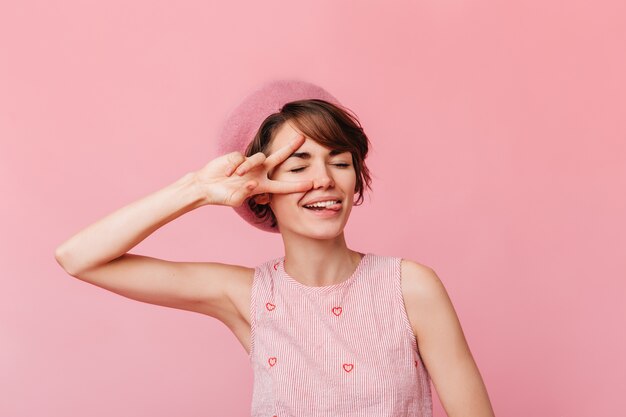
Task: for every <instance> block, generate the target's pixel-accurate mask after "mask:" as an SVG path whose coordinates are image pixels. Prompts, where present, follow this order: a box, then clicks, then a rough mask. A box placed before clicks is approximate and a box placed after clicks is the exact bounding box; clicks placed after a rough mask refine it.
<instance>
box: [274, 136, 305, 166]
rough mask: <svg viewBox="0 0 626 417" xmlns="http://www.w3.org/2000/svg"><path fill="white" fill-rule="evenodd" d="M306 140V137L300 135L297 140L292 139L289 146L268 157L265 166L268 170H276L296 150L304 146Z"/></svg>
mask: <svg viewBox="0 0 626 417" xmlns="http://www.w3.org/2000/svg"><path fill="white" fill-rule="evenodd" d="M305 140H306V139H305V137H304V135H303V134H301V133H299V134H298V135H297V136H296V137H295V138H293V139H291V140H290V141H289V143H288V144H287V145H285V146H283V147H282V148H280V149H278V150H276V152H274V153H273V154H271V155H270V156H268V157H267V159H266V160H265V165H266V166H267V167H268V168H274V167H275V166H276V165H278V164H280V163H281V162H283V161H284V160H285V159H287V158H289V156H291V154H292V153H293V152H294V151H295V150H296V149H298V148H299V147H300V146H302V144H303V143H304V141H305Z"/></svg>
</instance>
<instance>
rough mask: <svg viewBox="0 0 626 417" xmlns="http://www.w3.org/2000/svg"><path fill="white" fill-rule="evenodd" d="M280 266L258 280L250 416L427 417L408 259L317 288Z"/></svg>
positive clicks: (377, 264)
mask: <svg viewBox="0 0 626 417" xmlns="http://www.w3.org/2000/svg"><path fill="white" fill-rule="evenodd" d="M284 260H285V257H284V256H283V257H281V258H276V259H273V260H269V261H267V262H265V263H264V264H261V265H259V266H257V267H255V271H254V280H253V284H252V294H251V305H250V307H251V310H250V312H251V319H250V320H251V322H250V325H251V329H250V330H251V341H250V354H249V359H250V362H251V365H252V368H253V375H254V383H253V391H252V409H251V411H252V417H275V416H276V417H339V416H341V417H431V416H432V398H431V387H430V377H429V375H428V372H427V371H426V368H425V367H424V364H423V363H422V361H421V357H420V354H419V351H418V348H417V341H416V338H415V336H414V334H413V331H412V329H411V324H410V322H409V319H408V316H407V313H406V310H405V306H404V300H403V297H402V288H401V282H400V271H401V270H400V264H401V261H402V258H396V257H389V256H382V255H375V254H371V253H366V254H365V255H364V256H363V257H362V258H361V260H360V262H359V264H358V266H357V268H356V270H355V271H354V273H353V274H352V275H351V276H350V277H349V278H348V279H347V280H345V281H343V282H340V283H338V284H334V285H327V286H321V287H313V286H307V285H304V284H302V283H300V282H298V281H296V280H295V279H294V278H292V277H290V276H289V275H288V274H287V273H286V272H285V268H284Z"/></svg>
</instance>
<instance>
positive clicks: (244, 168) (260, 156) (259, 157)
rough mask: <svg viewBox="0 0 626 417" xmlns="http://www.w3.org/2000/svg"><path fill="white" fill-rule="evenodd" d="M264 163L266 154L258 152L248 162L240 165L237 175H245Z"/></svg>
mask: <svg viewBox="0 0 626 417" xmlns="http://www.w3.org/2000/svg"><path fill="white" fill-rule="evenodd" d="M263 161H265V154H264V153H263V152H257V153H255V154H254V155H252V156H250V157H248V159H246V162H244V163H243V164H241V165H239V166H238V167H237V170H236V171H235V173H236V174H237V175H243V174H245V173H246V172H248V171H250V170H251V169H252V168H254V167H255V166H257V165H260V164H262V163H263Z"/></svg>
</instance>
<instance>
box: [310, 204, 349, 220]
mask: <svg viewBox="0 0 626 417" xmlns="http://www.w3.org/2000/svg"><path fill="white" fill-rule="evenodd" d="M307 204H309V203H307ZM302 210H304V211H306V212H309V213H311V214H313V215H314V216H316V217H321V218H323V219H326V218H329V217H336V216H339V215H340V214H341V213H342V212H343V207H342V208H341V210H337V211H335V210H309V209H307V208H304V206H303V207H302Z"/></svg>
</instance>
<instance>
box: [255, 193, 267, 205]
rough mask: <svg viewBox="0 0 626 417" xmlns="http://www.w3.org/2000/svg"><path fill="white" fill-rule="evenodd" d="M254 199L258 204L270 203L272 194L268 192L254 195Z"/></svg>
mask: <svg viewBox="0 0 626 417" xmlns="http://www.w3.org/2000/svg"><path fill="white" fill-rule="evenodd" d="M254 201H255V202H256V203H257V204H269V202H270V195H269V194H268V193H263V194H257V195H255V196H254Z"/></svg>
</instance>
